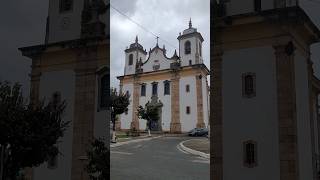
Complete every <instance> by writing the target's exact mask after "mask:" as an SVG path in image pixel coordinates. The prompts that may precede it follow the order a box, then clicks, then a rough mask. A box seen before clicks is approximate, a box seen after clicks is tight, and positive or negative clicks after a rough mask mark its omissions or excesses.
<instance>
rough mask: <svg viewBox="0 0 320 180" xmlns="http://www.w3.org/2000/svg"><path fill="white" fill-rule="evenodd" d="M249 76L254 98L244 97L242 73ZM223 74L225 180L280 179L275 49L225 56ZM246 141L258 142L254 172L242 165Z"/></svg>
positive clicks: (239, 51)
mask: <svg viewBox="0 0 320 180" xmlns="http://www.w3.org/2000/svg"><path fill="white" fill-rule="evenodd" d="M243 3H244V4H245V2H243ZM262 54H263V56H261V55H262ZM246 72H253V73H256V97H254V98H249V99H248V98H243V97H242V73H246ZM222 73H223V77H222V81H223V87H222V94H223V136H222V137H223V155H224V163H223V169H224V172H223V174H224V178H225V179H246V180H257V179H259V180H270V179H273V180H277V179H279V178H280V167H279V146H278V141H279V138H278V115H277V94H276V90H277V89H276V72H275V56H274V49H273V48H272V47H257V48H248V49H239V50H234V51H227V52H224V55H223V68H222ZM213 108H214V107H213ZM247 140H253V141H256V142H257V149H258V154H257V159H258V166H257V167H254V168H246V167H245V166H244V165H243V164H244V163H243V142H244V141H247ZM266 169H268V171H265V170H266Z"/></svg>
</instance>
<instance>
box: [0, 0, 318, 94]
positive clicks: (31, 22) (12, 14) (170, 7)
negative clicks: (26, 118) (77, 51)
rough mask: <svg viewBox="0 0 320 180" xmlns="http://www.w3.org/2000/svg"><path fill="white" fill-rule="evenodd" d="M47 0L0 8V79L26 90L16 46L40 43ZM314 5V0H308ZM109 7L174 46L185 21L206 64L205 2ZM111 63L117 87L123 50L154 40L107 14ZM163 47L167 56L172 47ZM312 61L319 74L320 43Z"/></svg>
mask: <svg viewBox="0 0 320 180" xmlns="http://www.w3.org/2000/svg"><path fill="white" fill-rule="evenodd" d="M48 1H49V0H27V1H26V0H8V1H3V2H2V4H1V6H0V22H1V25H0V55H1V58H0V81H1V80H9V81H13V82H16V81H18V82H20V83H22V84H23V85H24V89H25V91H24V92H25V94H28V91H29V80H30V78H29V77H28V74H29V73H30V70H31V68H30V65H31V61H30V59H28V58H25V57H23V56H22V55H21V53H20V52H19V51H18V48H19V47H24V46H31V45H36V44H42V43H43V42H44V36H45V24H46V18H47V15H48ZM313 1H316V0H313ZM313 1H311V0H302V1H300V2H301V4H302V6H303V7H304V8H305V10H306V11H307V13H308V14H309V15H310V17H311V18H312V19H313V20H314V22H315V23H316V24H317V25H318V27H320V12H319V10H320V3H318V2H313ZM111 3H112V4H113V5H114V6H115V7H117V8H119V9H120V10H121V11H123V12H124V13H125V14H127V15H128V16H130V17H132V18H133V19H135V20H136V21H137V22H139V23H140V24H142V25H143V26H145V27H147V28H148V29H150V30H151V31H153V32H154V33H156V34H158V35H159V36H160V37H161V38H163V39H166V40H167V41H169V42H170V44H174V45H175V46H178V41H177V39H176V38H177V36H178V34H179V32H181V31H183V30H184V29H185V28H187V26H188V20H189V18H190V17H191V18H192V21H193V26H194V27H196V28H198V31H199V32H201V33H202V35H203V37H204V39H205V42H204V49H203V51H204V55H205V60H206V62H207V64H208V60H209V52H208V50H209V49H208V45H209V28H208V27H209V4H208V0H112V1H111ZM110 12H111V18H112V20H111V57H112V59H111V62H112V68H111V69H112V70H114V71H113V73H112V75H113V79H112V81H111V82H112V85H114V86H118V83H117V82H116V81H115V78H114V76H115V74H117V75H122V73H123V69H124V65H123V63H124V49H125V48H126V46H129V45H130V43H132V42H134V39H135V36H136V35H137V34H138V35H139V39H140V42H141V44H142V45H143V46H144V47H145V48H146V49H147V50H149V49H150V48H152V47H154V46H155V43H156V40H155V39H154V37H152V36H151V35H150V34H148V33H146V32H144V31H143V30H141V29H140V28H139V27H137V26H136V25H134V24H133V23H131V22H130V21H128V20H127V19H125V18H124V17H123V16H121V15H119V14H118V13H116V12H115V11H114V10H111V11H110ZM159 44H160V45H161V46H162V44H165V45H166V48H167V49H168V55H171V54H172V52H173V51H174V48H173V47H171V46H169V45H168V44H167V43H164V42H162V41H160V42H159ZM312 47H313V48H312V50H311V52H312V60H313V61H314V62H316V63H315V71H316V73H317V75H318V77H320V76H319V74H320V70H319V69H320V68H319V67H320V66H319V64H320V63H319V62H320V45H319V44H317V45H313V46H312Z"/></svg>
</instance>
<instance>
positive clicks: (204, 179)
mask: <svg viewBox="0 0 320 180" xmlns="http://www.w3.org/2000/svg"><path fill="white" fill-rule="evenodd" d="M187 139H190V138H188V137H162V138H158V139H153V140H150V141H143V142H137V143H131V144H127V145H122V146H119V147H114V148H111V170H110V171H111V180H209V177H210V173H209V167H210V162H209V160H206V159H203V158H201V157H198V156H194V155H191V154H186V153H184V152H183V151H181V150H179V148H178V144H179V143H180V142H181V141H184V140H187Z"/></svg>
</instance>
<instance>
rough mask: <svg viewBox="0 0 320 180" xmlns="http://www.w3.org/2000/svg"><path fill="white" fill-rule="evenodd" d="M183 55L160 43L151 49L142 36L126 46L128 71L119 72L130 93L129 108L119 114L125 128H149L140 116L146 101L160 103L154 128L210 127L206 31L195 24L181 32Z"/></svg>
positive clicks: (123, 88) (124, 89) (125, 90)
mask: <svg viewBox="0 0 320 180" xmlns="http://www.w3.org/2000/svg"><path fill="white" fill-rule="evenodd" d="M178 40H179V55H178V54H177V52H176V51H175V53H174V55H173V56H172V57H168V56H167V53H166V49H165V47H164V46H163V48H161V47H159V45H158V43H157V44H156V46H155V47H154V48H153V49H150V51H149V52H146V50H144V48H143V46H142V45H141V44H139V42H138V37H136V40H135V42H134V43H132V44H131V45H130V47H129V48H127V49H126V50H125V68H124V75H123V76H119V77H118V79H119V80H120V91H121V92H123V93H128V94H129V95H130V105H129V107H128V111H127V112H126V113H124V114H122V115H121V116H120V118H119V122H118V123H120V124H119V125H118V126H120V129H121V130H129V129H136V130H140V131H144V130H146V121H145V120H143V119H139V118H138V115H137V109H138V107H139V106H143V107H144V106H145V105H146V103H148V102H150V103H158V104H159V105H160V106H161V108H160V119H159V121H158V122H155V123H154V124H153V125H152V127H151V130H154V131H163V132H172V133H181V132H187V131H189V130H191V129H193V128H196V127H207V126H208V119H209V97H208V82H207V76H208V75H209V70H208V68H207V67H206V65H205V64H204V62H203V56H202V43H203V41H204V39H203V37H202V35H201V34H200V33H199V32H197V29H196V28H193V27H192V24H191V20H190V22H189V28H188V29H186V30H184V31H183V33H182V34H181V33H180V35H179V37H178Z"/></svg>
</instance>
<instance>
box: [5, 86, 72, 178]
mask: <svg viewBox="0 0 320 180" xmlns="http://www.w3.org/2000/svg"><path fill="white" fill-rule="evenodd" d="M65 107H66V103H65V101H63V102H61V103H54V102H49V103H48V104H46V105H45V103H44V101H42V102H41V103H38V104H31V103H26V101H25V100H24V98H23V96H22V90H21V85H19V84H18V83H16V84H14V85H11V84H10V83H9V82H4V83H2V82H0V146H1V148H0V149H1V151H0V152H1V156H0V158H1V159H0V161H1V164H0V165H2V166H1V169H0V171H1V172H0V174H2V178H3V179H4V180H7V179H10V180H15V179H16V178H17V175H18V174H19V172H20V171H21V170H22V169H24V168H26V167H36V166H39V165H40V164H42V163H44V162H45V161H48V160H49V159H50V157H54V156H56V155H58V153H59V150H58V148H57V146H56V144H57V141H58V139H59V138H61V137H62V136H63V134H64V131H65V130H66V128H67V127H68V124H69V122H64V121H63V120H62V115H63V113H64V109H65ZM0 179H1V178H0Z"/></svg>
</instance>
